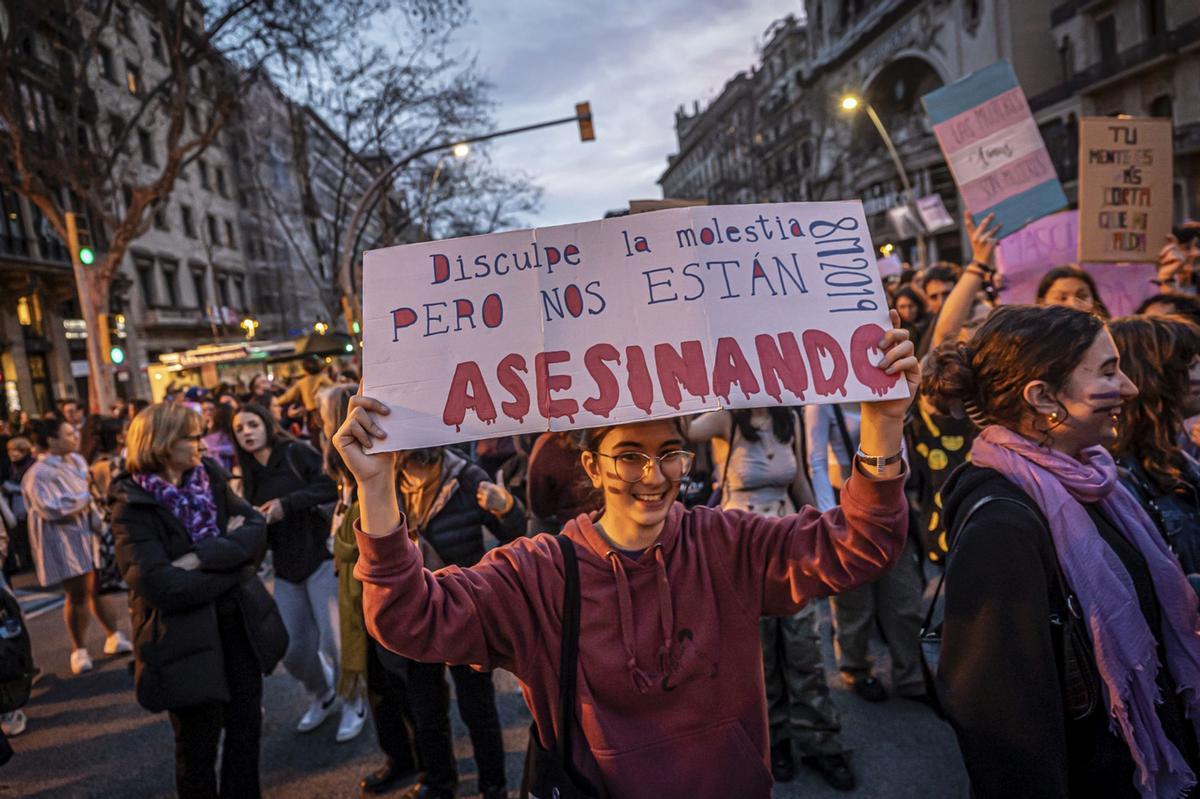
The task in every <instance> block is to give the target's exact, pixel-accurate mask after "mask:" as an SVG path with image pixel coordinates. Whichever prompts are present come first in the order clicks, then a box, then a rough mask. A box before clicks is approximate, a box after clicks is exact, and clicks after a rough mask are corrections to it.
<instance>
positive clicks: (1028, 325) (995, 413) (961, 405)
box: [921, 305, 1104, 438]
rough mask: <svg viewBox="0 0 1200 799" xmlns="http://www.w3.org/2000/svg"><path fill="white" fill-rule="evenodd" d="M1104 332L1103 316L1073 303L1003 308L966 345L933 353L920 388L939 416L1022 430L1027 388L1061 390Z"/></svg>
mask: <svg viewBox="0 0 1200 799" xmlns="http://www.w3.org/2000/svg"><path fill="white" fill-rule="evenodd" d="M1103 329H1104V320H1102V319H1101V318H1100V317H1098V316H1096V315H1095V314H1090V313H1085V312H1083V311H1077V310H1075V309H1073V308H1065V307H1062V306H1058V305H1006V306H1001V307H1000V308H997V309H996V310H995V311H992V313H991V315H990V316H988V318H987V320H986V321H985V322H984V323H983V324H982V325H980V327H979V329H978V330H976V331H975V334H974V335H973V336H972V337H971V340H970V341H969V342H967V343H966V344H956V345H947V346H945V347H942V348H940V349H938V350H936V351H934V352H933V353H930V356H929V358H928V359H927V363H926V369H925V377H924V379H923V380H922V381H921V391H922V392H923V393H924V394H925V396H927V397H928V398H929V400H930V402H932V403H933V406H934V407H935V408H936V409H937V410H938V411H939V412H940V413H945V414H951V415H955V416H961V415H962V414H963V413H964V412H965V413H966V414H967V415H968V416H970V417H971V420H972V421H974V422H975V423H976V424H977V425H979V426H981V427H982V426H983V425H986V424H999V425H1003V426H1004V427H1008V428H1010V429H1016V428H1017V427H1018V426H1019V425H1020V423H1021V422H1022V421H1023V420H1025V419H1026V418H1027V417H1029V416H1030V415H1031V413H1030V412H1031V408H1030V407H1029V404H1028V403H1027V402H1026V401H1025V396H1024V389H1025V386H1026V385H1028V384H1029V383H1031V382H1033V381H1035V380H1041V381H1045V382H1046V383H1047V384H1048V385H1049V386H1050V387H1051V388H1053V389H1055V390H1058V389H1060V388H1062V386H1063V384H1064V383H1065V382H1066V380H1067V378H1068V377H1069V376H1070V374H1071V372H1073V371H1074V370H1075V367H1076V366H1078V365H1079V362H1080V361H1082V360H1083V356H1084V354H1085V353H1087V351H1088V348H1089V347H1091V346H1092V343H1093V342H1094V341H1095V339H1096V335H1097V334H1098V333H1099V332H1100V331H1101V330H1103ZM1039 431H1040V432H1041V433H1042V434H1043V435H1044V436H1047V438H1048V437H1049V436H1050V433H1051V431H1050V429H1048V428H1046V429H1042V428H1039Z"/></svg>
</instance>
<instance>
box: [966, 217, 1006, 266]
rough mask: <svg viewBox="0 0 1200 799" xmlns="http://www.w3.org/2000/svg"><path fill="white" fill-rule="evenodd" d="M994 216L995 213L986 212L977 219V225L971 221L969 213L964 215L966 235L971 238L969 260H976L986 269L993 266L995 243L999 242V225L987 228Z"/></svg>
mask: <svg viewBox="0 0 1200 799" xmlns="http://www.w3.org/2000/svg"><path fill="white" fill-rule="evenodd" d="M995 218H996V215H995V214H988V215H987V216H985V217H984V218H983V219H981V220H980V221H979V227H976V226H975V223H974V222H973V221H971V215H970V214H967V215H966V220H965V221H966V224H967V235H968V236H969V237H970V239H971V260H972V261H977V262H979V263H981V264H983V265H984V267H986V268H987V269H992V268H994V266H995V265H994V264H993V263H992V258H994V257H995V255H996V245H997V244H999V242H1000V238H999V233H1000V226H999V225H996V226H995V227H994V228H989V227H988V225H989V224H991V222H992V220H993V219H995Z"/></svg>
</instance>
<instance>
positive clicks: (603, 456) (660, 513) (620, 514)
mask: <svg viewBox="0 0 1200 799" xmlns="http://www.w3.org/2000/svg"><path fill="white" fill-rule="evenodd" d="M684 445H685V442H684V440H683V436H682V435H681V434H680V432H679V428H678V427H677V426H676V425H675V422H673V421H671V420H662V421H654V422H643V423H640V424H622V425H616V426H615V427H611V428H609V429H608V432H607V433H605V435H604V437H603V438H602V439H600V442H599V444H597V445H596V447H595V449H596V451H595V452H584V453H583V455H582V458H583V468H584V469H585V470H586V471H587V473H588V476H589V477H590V478H591V480H592V485H593V486H595V487H596V488H598V489H600V490H601V491H602V492H603V494H604V505H605V516H606V517H609V516H613V517H616V518H619V519H627V520H628V521H629V522H631V523H632V524H633V525H634V526H635V527H637V528H639V529H642V530H650V529H653V528H661V527H662V524H663V522H665V521H666V518H667V512H668V511H669V510H670V509H671V503H673V502H674V501H675V497H676V496H678V494H679V483H680V479H674V480H672V479H669V477H668V476H667V475H664V474H663V470H662V467H661V466H660V464H659V463H658V462H657V461H655V460H652V461H651V462H650V464H649V467H648V468H646V469H644V470H643V471H642V473H641V475H640V478H641V479H640V480H638V481H637V482H636V483H630V482H626V480H623V479H622V478H621V474H622V473H624V476H625V477H626V478H629V477H636V476H639V475H637V474H636V469H635V468H632V466H633V464H632V463H623V461H622V456H625V458H624V461H633V460H635V458H634V457H633V455H634V454H636V453H644V454H646V455H649V456H651V457H662V456H663V455H666V454H668V453H671V452H678V451H680V450H682V449H684ZM672 476H675V475H672Z"/></svg>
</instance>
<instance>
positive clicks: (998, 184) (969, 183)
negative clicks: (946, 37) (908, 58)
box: [921, 61, 1067, 236]
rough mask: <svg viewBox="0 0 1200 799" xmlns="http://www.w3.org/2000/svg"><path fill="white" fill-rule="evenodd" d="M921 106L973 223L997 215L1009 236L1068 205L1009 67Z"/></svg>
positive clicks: (970, 78) (998, 66) (929, 97)
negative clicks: (923, 107) (990, 215)
mask: <svg viewBox="0 0 1200 799" xmlns="http://www.w3.org/2000/svg"><path fill="white" fill-rule="evenodd" d="M921 100H922V101H923V102H924V103H925V111H926V112H927V113H928V114H929V118H930V120H932V122H933V132H934V135H935V136H937V140H938V144H939V145H941V148H942V154H943V155H945V157H946V163H947V164H948V165H949V166H950V172H951V174H953V175H954V182H955V183H956V184H958V190H959V193H961V194H962V198H963V201H964V202H965V203H966V206H967V211H969V212H970V214H971V218H972V219H973V220H974V222H975V224H979V222H980V221H981V220H982V219H983V217H985V216H987V215H988V214H995V220H994V221H993V224H995V225H999V226H1000V228H1001V233H1002V234H1003V235H1006V236H1007V235H1009V234H1012V233H1015V232H1016V231H1017V230H1019V229H1020V228H1021V227H1022V226H1024V225H1027V224H1029V223H1030V222H1032V221H1033V220H1035V219H1037V218H1039V217H1042V216H1045V215H1046V214H1049V213H1052V212H1054V211H1057V210H1059V209H1060V208H1063V207H1064V206H1066V204H1067V197H1066V195H1065V194H1063V190H1062V185H1061V184H1060V183H1059V182H1058V175H1057V174H1056V173H1055V171H1054V164H1053V163H1052V162H1051V161H1050V154H1049V153H1048V152H1047V151H1046V145H1045V143H1044V142H1043V141H1042V134H1041V131H1039V130H1038V126H1037V122H1035V121H1034V119H1033V114H1032V113H1030V110H1029V103H1028V101H1027V100H1026V99H1025V93H1024V92H1023V91H1022V90H1021V85H1020V83H1018V82H1017V76H1016V73H1014V72H1013V68H1012V65H1011V64H1009V63H1008V62H1007V61H997V62H996V63H994V64H992V65H991V66H988V67H984V68H983V69H981V70H978V71H976V72H972V73H971V74H970V75H967V76H966V77H965V78H961V79H959V80H957V81H955V82H954V83H951V84H949V85H948V86H943V87H941V88H940V89H935V90H934V91H932V92H930V93H929V94H926V95H924V96H923V97H922V98H921Z"/></svg>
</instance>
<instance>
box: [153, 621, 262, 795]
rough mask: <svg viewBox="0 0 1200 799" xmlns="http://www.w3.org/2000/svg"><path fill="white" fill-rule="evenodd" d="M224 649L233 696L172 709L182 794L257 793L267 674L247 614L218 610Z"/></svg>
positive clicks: (177, 780)
mask: <svg viewBox="0 0 1200 799" xmlns="http://www.w3.org/2000/svg"><path fill="white" fill-rule="evenodd" d="M218 623H219V625H220V632H221V646H222V648H223V649H224V654H225V679H226V681H227V682H228V684H229V697H230V700H229V701H228V702H217V703H212V704H206V705H196V706H195V707H189V708H184V709H182V710H173V711H171V713H170V716H171V726H172V727H174V728H175V789H176V791H178V793H179V797H180V799H212V797H217V796H220V797H222V799H233V798H234V797H238V799H240V798H241V797H258V796H259V795H260V793H261V791H260V790H259V785H258V753H259V738H260V735H261V733H262V674H261V673H260V672H259V667H258V660H257V659H256V658H255V657H254V650H252V649H251V648H250V640H249V639H248V638H247V637H246V630H245V627H244V626H243V624H242V620H241V619H240V618H239V617H237V616H226V615H224V614H221V615H220V616H218ZM222 729H224V730H225V745H224V747H223V748H222V755H221V788H220V791H218V790H217V773H216V765H217V744H218V741H219V740H220V736H221V730H222Z"/></svg>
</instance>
